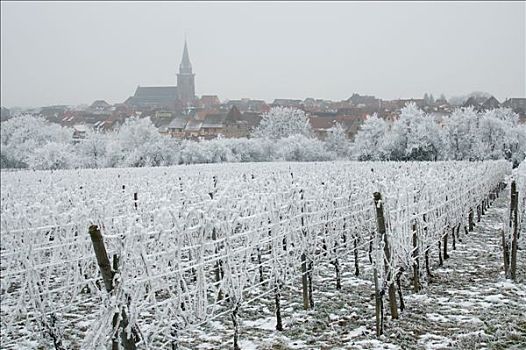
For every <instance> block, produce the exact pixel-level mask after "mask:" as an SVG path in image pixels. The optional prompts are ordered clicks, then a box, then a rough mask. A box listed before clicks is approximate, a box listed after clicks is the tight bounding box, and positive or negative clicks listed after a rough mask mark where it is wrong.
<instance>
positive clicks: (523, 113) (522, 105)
mask: <svg viewBox="0 0 526 350" xmlns="http://www.w3.org/2000/svg"><path fill="white" fill-rule="evenodd" d="M502 107H506V108H511V109H512V110H513V111H514V112H515V113H517V114H518V115H519V116H520V117H522V118H524V117H526V98H509V99H507V100H506V101H504V102H503V103H502Z"/></svg>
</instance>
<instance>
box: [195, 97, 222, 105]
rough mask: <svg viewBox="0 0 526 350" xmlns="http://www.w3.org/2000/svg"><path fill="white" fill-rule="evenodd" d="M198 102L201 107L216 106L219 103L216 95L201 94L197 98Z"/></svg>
mask: <svg viewBox="0 0 526 350" xmlns="http://www.w3.org/2000/svg"><path fill="white" fill-rule="evenodd" d="M199 104H200V106H201V107H202V108H216V107H219V106H220V105H221V101H220V100H219V97H217V95H203V96H201V98H200V99H199Z"/></svg>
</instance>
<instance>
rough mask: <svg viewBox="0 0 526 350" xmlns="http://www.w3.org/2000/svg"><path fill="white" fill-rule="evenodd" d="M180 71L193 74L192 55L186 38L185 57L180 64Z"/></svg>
mask: <svg viewBox="0 0 526 350" xmlns="http://www.w3.org/2000/svg"><path fill="white" fill-rule="evenodd" d="M179 73H180V74H185V73H187V74H192V64H191V63H190V56H189V55H188V46H187V45H186V40H185V41H184V51H183V59H182V60H181V64H180V65H179Z"/></svg>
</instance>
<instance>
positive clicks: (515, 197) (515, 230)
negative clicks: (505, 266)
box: [510, 181, 519, 280]
mask: <svg viewBox="0 0 526 350" xmlns="http://www.w3.org/2000/svg"><path fill="white" fill-rule="evenodd" d="M518 207H519V193H518V192H517V184H516V183H515V181H512V182H511V214H512V217H511V219H512V225H513V227H512V238H511V261H510V275H511V279H512V280H515V278H516V277H517V276H516V275H517V238H518V234H519V227H518V226H519V219H518V211H519V208H518Z"/></svg>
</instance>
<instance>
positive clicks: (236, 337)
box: [230, 304, 241, 350]
mask: <svg viewBox="0 0 526 350" xmlns="http://www.w3.org/2000/svg"><path fill="white" fill-rule="evenodd" d="M238 311H239V304H236V305H235V307H234V309H233V310H232V313H231V314H230V317H231V318H232V323H233V324H234V350H241V349H240V348H239V343H238V340H239V322H238V320H237V313H238Z"/></svg>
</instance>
